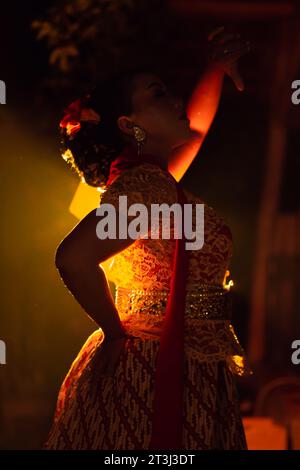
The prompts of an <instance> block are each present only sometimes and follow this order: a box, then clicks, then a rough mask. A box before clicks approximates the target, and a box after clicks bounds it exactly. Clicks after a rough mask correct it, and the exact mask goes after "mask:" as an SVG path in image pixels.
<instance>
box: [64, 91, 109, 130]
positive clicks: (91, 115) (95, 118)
mask: <svg viewBox="0 0 300 470" xmlns="http://www.w3.org/2000/svg"><path fill="white" fill-rule="evenodd" d="M64 112H65V115H64V117H63V119H62V120H61V121H60V123H59V125H60V127H62V128H64V129H66V130H67V134H68V135H72V134H75V133H76V132H78V131H79V129H80V128H81V124H80V122H81V121H89V122H94V123H95V124H98V123H99V122H100V116H99V114H97V113H96V112H95V111H94V110H93V109H92V108H86V107H85V106H84V103H83V100H82V98H78V99H77V100H75V101H73V102H72V103H71V104H70V105H69V106H68V107H67V108H66V109H65V110H64Z"/></svg>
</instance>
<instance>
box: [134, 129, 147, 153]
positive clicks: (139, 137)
mask: <svg viewBox="0 0 300 470" xmlns="http://www.w3.org/2000/svg"><path fill="white" fill-rule="evenodd" d="M133 131H134V137H135V140H136V143H137V148H138V155H139V156H141V152H142V147H143V145H144V143H145V141H146V132H145V131H144V129H142V128H141V127H138V126H133Z"/></svg>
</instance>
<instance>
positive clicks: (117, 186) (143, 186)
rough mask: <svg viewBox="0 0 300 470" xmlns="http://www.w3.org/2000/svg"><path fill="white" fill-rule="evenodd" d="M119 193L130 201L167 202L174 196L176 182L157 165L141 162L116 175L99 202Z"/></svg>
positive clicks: (106, 200) (108, 199) (108, 200)
mask: <svg viewBox="0 0 300 470" xmlns="http://www.w3.org/2000/svg"><path fill="white" fill-rule="evenodd" d="M121 195H127V196H128V198H129V199H131V200H132V202H144V203H147V202H153V203H154V202H157V203H159V202H167V200H169V199H174V196H176V182H175V180H174V178H173V177H172V175H171V174H170V173H168V172H167V171H165V170H163V169H161V168H160V167H159V166H158V165H153V164H151V163H142V164H141V165H137V166H135V167H133V168H130V169H127V170H124V171H123V172H122V173H121V174H120V175H119V176H117V177H116V179H115V180H114V181H113V182H112V183H111V184H110V186H109V187H108V188H107V190H106V191H105V192H104V193H103V194H102V196H101V203H103V202H110V200H111V199H114V198H115V197H118V196H121ZM165 200H166V201H165Z"/></svg>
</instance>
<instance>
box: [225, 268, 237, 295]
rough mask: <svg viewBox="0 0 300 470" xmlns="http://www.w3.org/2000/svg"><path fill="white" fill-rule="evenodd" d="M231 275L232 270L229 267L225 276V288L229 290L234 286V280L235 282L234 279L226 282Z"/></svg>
mask: <svg viewBox="0 0 300 470" xmlns="http://www.w3.org/2000/svg"><path fill="white" fill-rule="evenodd" d="M229 275H230V271H229V270H228V269H227V271H226V273H225V276H224V279H223V288H224V289H227V290H230V288H231V287H232V286H234V282H233V280H232V279H230V281H229V282H228V283H226V279H227V277H228V276H229Z"/></svg>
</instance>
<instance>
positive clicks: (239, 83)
mask: <svg viewBox="0 0 300 470" xmlns="http://www.w3.org/2000/svg"><path fill="white" fill-rule="evenodd" d="M227 73H228V75H229V76H230V77H231V79H232V80H233V82H234V84H235V86H236V88H237V89H238V90H239V91H243V90H244V89H245V85H244V80H243V79H242V77H241V75H240V72H239V70H238V66H237V63H236V62H235V63H233V64H232V65H231V67H230V69H229V70H228V72H227Z"/></svg>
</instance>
